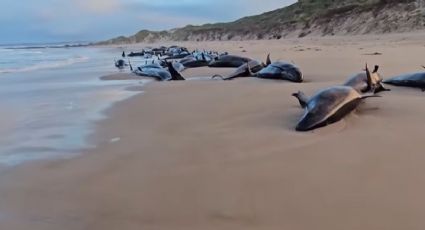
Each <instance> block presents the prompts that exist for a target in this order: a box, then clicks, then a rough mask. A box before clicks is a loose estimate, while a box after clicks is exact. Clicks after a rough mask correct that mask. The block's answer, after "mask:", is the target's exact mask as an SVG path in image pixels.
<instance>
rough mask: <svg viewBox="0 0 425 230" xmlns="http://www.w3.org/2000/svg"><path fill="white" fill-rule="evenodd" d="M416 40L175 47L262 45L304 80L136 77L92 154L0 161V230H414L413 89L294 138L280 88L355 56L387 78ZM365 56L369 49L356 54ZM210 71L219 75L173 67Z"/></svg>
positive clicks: (346, 69)
mask: <svg viewBox="0 0 425 230" xmlns="http://www.w3.org/2000/svg"><path fill="white" fill-rule="evenodd" d="M424 37H425V36H424V35H393V36H387V37H354V38H321V39H303V40H288V41H245V42H207V43H196V44H193V43H183V44H182V45H187V46H190V48H194V47H198V48H199V47H203V48H205V49H216V50H220V51H229V52H231V53H237V54H243V55H246V56H251V57H254V58H258V59H260V58H261V59H264V58H265V56H266V54H267V53H268V52H270V53H271V55H272V58H273V59H283V60H293V61H294V62H295V63H297V64H298V65H299V66H300V67H301V68H302V70H303V71H304V73H305V78H306V83H303V84H296V83H290V82H284V81H272V80H260V79H252V78H251V79H249V78H245V79H238V80H234V81H228V82H223V81H218V80H217V81H213V80H209V79H208V78H205V80H199V79H198V78H196V79H194V80H191V81H185V82H155V83H152V84H149V85H148V86H147V87H145V89H144V91H145V92H144V93H143V94H141V95H138V96H135V97H133V98H131V99H129V100H127V101H124V102H121V103H118V104H117V105H116V106H114V107H113V108H112V109H110V110H108V111H107V114H108V115H109V118H108V119H106V120H104V121H102V122H100V123H99V125H98V129H97V133H96V135H95V136H93V138H92V141H93V143H95V144H96V145H97V148H96V149H94V150H89V151H85V152H84V153H83V154H82V155H81V156H80V157H76V158H74V159H68V160H54V161H43V162H37V163H31V164H27V165H23V166H20V167H17V168H13V169H6V170H5V171H4V172H3V173H2V174H1V175H0V229H5V230H21V229H32V230H50V229H51V230H57V229H70V230H80V229H81V230H82V229H87V230H109V229H111V230H115V229H125V230H127V229H131V230H133V229H134V230H136V229H137V230H139V229H170V230H180V229H181V230H189V229H194V230H195V229H196V230H199V229H229V230H230V229H232V230H234V229H288V230H307V229H316V230H321V229H323V230H330V229H335V230H341V229H344V230H351V229H352V230H354V229H356V230H357V229H358V230H360V229H361V230H366V229H370V230H376V229H386V230H388V229H394V230H400V229H408V230H411V229H418V230H422V229H424V228H425V218H424V215H425V198H423V194H425V151H424V149H423V146H424V144H423V143H422V141H423V133H424V132H425V131H424V130H425V123H424V122H423V119H424V114H425V94H424V93H423V92H421V91H420V90H416V89H407V88H395V87H390V88H392V89H393V91H391V92H386V93H384V94H383V97H382V98H373V99H370V100H367V101H366V102H365V103H363V104H362V105H361V106H360V108H359V109H358V111H356V112H354V113H353V114H351V115H350V116H348V117H347V118H345V119H344V120H342V121H340V122H338V123H336V124H334V125H331V126H329V127H325V128H322V129H319V130H316V131H314V132H307V133H297V132H295V131H294V127H295V124H296V122H297V120H298V119H299V118H300V116H301V115H302V113H303V111H302V110H301V109H300V108H299V106H298V103H297V102H296V100H295V99H294V98H292V97H291V96H290V95H291V93H293V92H295V91H297V90H303V91H304V92H306V93H307V94H308V95H311V94H312V93H314V92H315V91H317V90H319V89H321V88H323V87H326V86H332V85H335V84H341V83H343V82H344V81H345V80H346V79H347V77H348V76H349V75H350V74H353V73H356V72H358V71H361V69H362V68H363V66H364V63H365V62H368V63H370V64H371V65H374V64H379V65H380V66H381V71H380V72H381V73H382V74H383V75H384V76H387V77H388V76H391V75H395V74H399V73H403V72H407V71H416V70H420V65H422V64H425V63H424V62H423V56H424V53H425V47H424V45H425V44H424V42H423V40H424V39H423V38H424ZM239 47H243V48H239ZM243 49H245V50H247V52H246V53H242V52H241V51H242V50H243ZM374 52H379V53H382V55H364V54H366V53H374ZM217 71H218V72H219V73H225V72H230V71H231V70H229V69H221V70H214V69H208V68H201V69H193V70H188V71H185V72H184V73H183V75H185V76H187V77H189V78H190V77H200V76H210V75H211V74H214V73H217Z"/></svg>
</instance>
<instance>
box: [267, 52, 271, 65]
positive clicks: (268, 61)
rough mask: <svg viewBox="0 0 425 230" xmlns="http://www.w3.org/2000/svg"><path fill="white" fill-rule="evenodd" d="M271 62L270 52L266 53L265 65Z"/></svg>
mask: <svg viewBox="0 0 425 230" xmlns="http://www.w3.org/2000/svg"><path fill="white" fill-rule="evenodd" d="M270 64H272V60H271V59H270V54H267V59H266V65H267V66H268V65H270Z"/></svg>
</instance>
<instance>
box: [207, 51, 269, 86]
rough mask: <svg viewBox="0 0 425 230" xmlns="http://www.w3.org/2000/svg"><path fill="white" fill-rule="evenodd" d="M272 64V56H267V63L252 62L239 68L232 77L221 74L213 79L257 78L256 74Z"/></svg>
mask: <svg viewBox="0 0 425 230" xmlns="http://www.w3.org/2000/svg"><path fill="white" fill-rule="evenodd" d="M270 64H271V60H270V54H269V55H267V60H266V63H260V62H259V61H256V60H251V61H249V62H246V63H244V64H243V65H241V66H239V67H238V68H237V69H236V70H235V72H233V73H231V74H230V75H228V76H226V77H223V76H221V75H219V74H216V75H214V76H213V77H212V78H213V79H214V78H217V77H219V78H221V79H223V80H233V79H235V78H238V77H252V76H255V74H256V73H258V72H259V71H261V70H262V69H263V68H264V67H266V66H268V65H270Z"/></svg>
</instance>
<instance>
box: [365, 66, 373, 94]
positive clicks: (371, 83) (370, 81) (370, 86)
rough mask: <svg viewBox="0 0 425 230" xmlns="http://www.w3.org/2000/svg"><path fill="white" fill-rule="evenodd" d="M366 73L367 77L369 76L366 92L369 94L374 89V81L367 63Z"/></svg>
mask: <svg viewBox="0 0 425 230" xmlns="http://www.w3.org/2000/svg"><path fill="white" fill-rule="evenodd" d="M365 71H366V76H367V88H366V90H365V92H368V91H370V90H371V89H372V87H373V80H372V73H371V72H370V70H369V67H368V66H367V63H366V68H365Z"/></svg>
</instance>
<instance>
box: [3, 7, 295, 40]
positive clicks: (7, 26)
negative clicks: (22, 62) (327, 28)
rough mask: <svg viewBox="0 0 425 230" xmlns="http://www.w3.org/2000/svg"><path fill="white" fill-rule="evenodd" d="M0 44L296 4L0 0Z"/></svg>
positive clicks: (128, 30)
mask: <svg viewBox="0 0 425 230" xmlns="http://www.w3.org/2000/svg"><path fill="white" fill-rule="evenodd" d="M0 1H1V2H2V5H7V7H1V8H0V28H2V36H0V43H16V42H50V41H70V40H80V41H81V40H87V41H96V40H103V39H109V38H111V37H115V36H119V35H131V34H134V33H136V32H137V31H139V30H142V29H149V30H166V29H172V28H176V27H182V26H185V25H187V24H192V25H199V24H204V23H215V22H228V21H232V20H236V19H238V18H240V17H244V16H248V15H253V14H259V13H262V12H265V11H270V10H273V9H276V8H280V7H283V6H286V5H289V4H292V3H294V2H296V0H230V1H229V0H37V1H34V0H19V1H17V0H0Z"/></svg>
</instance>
